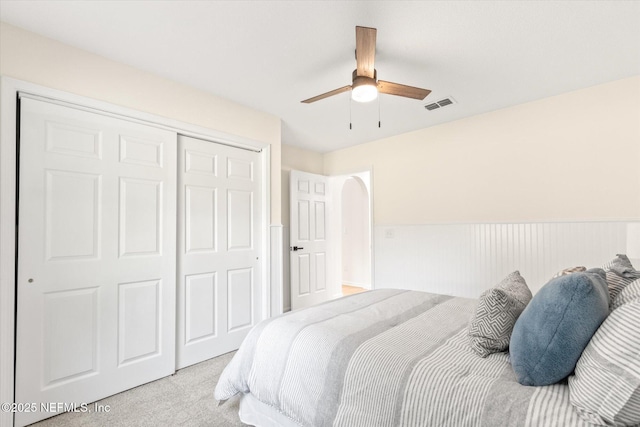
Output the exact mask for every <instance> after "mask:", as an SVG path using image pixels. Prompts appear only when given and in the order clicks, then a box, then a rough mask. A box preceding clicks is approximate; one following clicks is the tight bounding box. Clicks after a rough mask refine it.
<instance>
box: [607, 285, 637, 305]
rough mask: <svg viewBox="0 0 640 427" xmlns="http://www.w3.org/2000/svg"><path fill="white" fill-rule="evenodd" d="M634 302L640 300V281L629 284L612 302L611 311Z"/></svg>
mask: <svg viewBox="0 0 640 427" xmlns="http://www.w3.org/2000/svg"><path fill="white" fill-rule="evenodd" d="M633 300H640V279H638V280H636V281H634V282H631V283H630V284H628V285H627V286H626V287H625V288H624V289H623V290H622V291H620V293H619V294H618V296H617V297H616V299H614V300H613V301H612V302H611V310H615V309H616V308H618V307H620V306H622V305H624V304H626V303H628V302H631V301H633Z"/></svg>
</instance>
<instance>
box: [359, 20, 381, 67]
mask: <svg viewBox="0 0 640 427" xmlns="http://www.w3.org/2000/svg"><path fill="white" fill-rule="evenodd" d="M376 32H377V30H376V29H375V28H368V27H356V71H357V74H358V76H365V77H371V78H374V77H373V73H374V64H373V63H374V61H375V59H376Z"/></svg>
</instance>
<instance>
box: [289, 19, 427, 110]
mask: <svg viewBox="0 0 640 427" xmlns="http://www.w3.org/2000/svg"><path fill="white" fill-rule="evenodd" d="M376 32H377V30H376V29H375V28H368V27H356V69H355V70H353V73H352V77H351V79H352V84H351V85H350V86H344V87H341V88H339V89H335V90H332V91H330V92H327V93H323V94H322V95H318V96H314V97H313V98H309V99H305V100H304V101H301V102H303V103H305V104H311V103H312V102H316V101H320V100H321V99H325V98H328V97H330V96H333V95H337V94H339V93H343V92H346V91H349V90H350V91H351V98H352V99H353V100H354V101H358V102H369V101H373V100H374V99H376V98H377V97H378V92H380V93H386V94H388V95H397V96H404V97H405V98H413V99H424V98H426V96H427V95H429V94H430V93H431V91H430V90H429V89H421V88H419V87H413V86H407V85H402V84H399V83H392V82H386V81H384V80H378V76H377V74H378V73H377V71H376V69H375V68H374V66H373V63H374V60H375V57H376Z"/></svg>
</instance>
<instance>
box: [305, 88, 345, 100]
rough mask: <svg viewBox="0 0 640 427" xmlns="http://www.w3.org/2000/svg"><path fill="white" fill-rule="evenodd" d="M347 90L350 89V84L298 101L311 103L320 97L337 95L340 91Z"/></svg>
mask: <svg viewBox="0 0 640 427" xmlns="http://www.w3.org/2000/svg"><path fill="white" fill-rule="evenodd" d="M348 90H351V86H344V87H341V88H340V89H334V90H332V91H330V92H327V93H323V94H322V95H318V96H314V97H313V98H309V99H305V100H304V101H300V102H302V103H304V104H311V103H312V102H316V101H320V100H321V99H325V98H328V97H330V96H333V95H337V94H339V93H342V92H346V91H348Z"/></svg>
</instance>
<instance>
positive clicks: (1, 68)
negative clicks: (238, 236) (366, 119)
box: [0, 23, 281, 224]
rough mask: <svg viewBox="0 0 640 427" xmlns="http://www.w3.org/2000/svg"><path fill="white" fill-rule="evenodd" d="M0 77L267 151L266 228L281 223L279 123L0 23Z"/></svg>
mask: <svg viewBox="0 0 640 427" xmlns="http://www.w3.org/2000/svg"><path fill="white" fill-rule="evenodd" d="M0 74H2V75H4V76H9V77H14V78H17V79H20V80H25V81H29V82H32V83H36V84H40V85H42V86H47V87H50V88H54V89H59V90H63V91H66V92H70V93H74V94H78V95H82V96H86V97H90V98H93V99H98V100H101V101H106V102H109V103H112V104H116V105H121V106H125V107H127V108H131V109H135V110H139V111H144V112H148V113H152V114H156V115H159V116H163V117H168V118H171V119H174V120H179V121H182V122H186V123H190V124H194V125H198V126H203V127H206V128H209V129H213V130H216V131H219V132H224V133H227V134H231V135H236V136H240V137H243V138H249V139H252V140H255V141H259V142H264V143H268V144H270V145H271V222H272V223H273V224H279V223H280V210H281V200H280V188H281V184H280V174H281V172H280V132H281V131H280V119H279V118H278V117H276V116H273V115H270V114H267V113H264V112H261V111H257V110H254V109H251V108H249V107H245V106H243V105H240V104H237V103H234V102H232V101H228V100H226V99H223V98H219V97H216V96H213V95H210V94H208V93H206V92H203V91H200V90H197V89H194V88H192V87H189V86H186V85H183V84H180V83H176V82H173V81H171V80H168V79H165V78H162V77H159V76H157V75H154V74H151V73H148V72H145V71H141V70H138V69H136V68H132V67H129V66H127V65H124V64H121V63H118V62H114V61H111V60H108V59H106V58H104V57H101V56H98V55H94V54H91V53H88V52H86V51H83V50H80V49H77V48H74V47H71V46H69V45H65V44H62V43H59V42H56V41H54V40H51V39H48V38H45V37H42V36H39V35H36V34H34V33H31V32H28V31H25V30H22V29H20V28H17V27H13V26H11V25H8V24H5V23H0Z"/></svg>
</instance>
